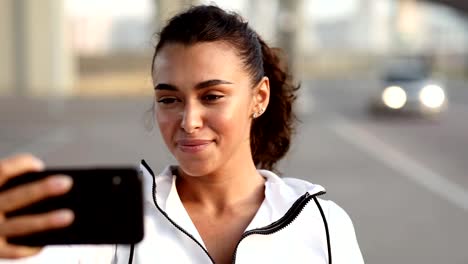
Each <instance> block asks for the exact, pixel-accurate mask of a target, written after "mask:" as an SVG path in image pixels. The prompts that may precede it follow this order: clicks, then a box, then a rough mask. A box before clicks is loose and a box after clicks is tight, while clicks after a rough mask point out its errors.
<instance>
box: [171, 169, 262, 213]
mask: <svg viewBox="0 0 468 264" xmlns="http://www.w3.org/2000/svg"><path fill="white" fill-rule="evenodd" d="M176 184H177V190H178V192H179V196H180V197H181V200H182V202H183V203H184V204H186V203H191V204H198V205H200V206H201V207H202V208H206V209H207V210H210V211H214V212H222V211H225V210H226V209H231V208H234V207H236V206H241V205H243V204H246V203H254V204H257V203H261V201H263V198H264V179H263V177H262V176H261V175H260V174H259V173H258V172H257V169H256V168H255V165H254V163H253V161H251V162H249V165H248V166H245V163H244V165H243V166H239V164H231V166H229V164H226V165H225V166H223V168H220V169H218V170H217V171H216V172H213V173H211V174H210V175H205V176H197V177H193V176H188V175H185V174H184V172H183V171H181V170H180V169H179V176H178V177H177V181H176Z"/></svg>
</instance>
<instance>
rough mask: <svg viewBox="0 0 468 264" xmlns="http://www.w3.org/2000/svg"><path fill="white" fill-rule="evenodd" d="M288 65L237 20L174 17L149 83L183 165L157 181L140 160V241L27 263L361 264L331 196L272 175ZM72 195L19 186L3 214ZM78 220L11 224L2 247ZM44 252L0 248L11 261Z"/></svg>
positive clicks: (56, 186) (193, 14)
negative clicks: (20, 236)
mask: <svg viewBox="0 0 468 264" xmlns="http://www.w3.org/2000/svg"><path fill="white" fill-rule="evenodd" d="M283 65H284V64H282V63H281V61H280V59H279V57H278V54H277V51H276V50H274V49H271V48H270V47H268V45H267V44H266V43H265V42H264V41H263V40H262V39H261V38H260V36H259V35H258V34H257V33H256V32H255V31H253V30H252V29H251V28H250V27H249V26H248V24H247V23H246V22H244V21H243V20H242V19H241V18H240V17H239V16H238V15H236V14H233V13H228V12H226V11H224V10H222V9H220V8H218V7H214V6H196V7H192V8H191V9H189V10H188V11H186V12H184V13H181V14H179V15H177V16H175V17H174V18H172V19H171V20H170V21H169V23H168V24H167V25H166V27H165V28H164V29H163V30H162V32H161V33H160V39H159V43H158V44H157V46H156V48H155V52H154V58H153V65H152V75H153V81H154V90H155V105H154V113H155V119H156V121H157V123H158V125H159V128H160V131H161V135H162V137H163V138H164V141H165V143H166V145H167V147H168V149H169V151H170V152H171V153H172V154H173V155H174V157H175V158H176V160H177V161H178V164H177V165H176V166H168V167H167V168H166V169H164V170H163V172H162V173H160V174H157V175H155V174H154V173H153V171H152V169H151V168H150V167H149V166H148V165H147V164H146V163H145V162H144V161H143V162H142V165H141V169H142V171H143V174H144V177H145V180H147V182H146V187H147V190H146V191H147V199H146V204H145V215H146V216H145V238H144V240H143V241H142V242H141V243H139V244H137V245H132V246H120V245H119V246H111V247H93V246H90V247H70V248H64V247H47V248H46V249H45V250H43V251H42V252H41V253H40V254H38V255H36V256H34V257H32V258H27V259H26V260H27V261H28V260H29V261H33V260H34V261H39V262H31V263H54V261H55V262H56V263H78V262H79V263H287V262H289V263H332V261H333V263H363V259H362V256H361V252H360V249H359V246H358V243H357V241H356V236H355V234H354V228H353V225H352V222H351V220H350V218H349V217H348V215H347V214H346V213H345V212H344V211H343V210H342V209H341V208H340V207H339V206H337V205H336V204H335V203H333V202H331V201H326V200H322V199H319V198H318V196H319V195H321V194H323V193H324V192H325V191H324V189H323V188H322V187H321V186H319V185H314V184H311V183H309V182H306V181H302V180H298V179H291V178H280V177H278V176H277V175H276V174H275V173H274V172H273V171H274V170H275V165H276V163H277V162H278V161H279V160H280V159H281V158H282V157H283V156H284V155H285V154H286V152H287V151H288V148H289V145H290V140H291V135H292V133H293V128H294V121H295V120H294V119H295V116H294V114H293V111H292V109H293V108H292V104H293V102H294V100H295V92H296V90H297V88H298V87H295V86H293V85H292V82H291V78H290V77H291V76H290V75H289V74H288V73H287V72H286V71H284V70H283V68H282V66H283ZM0 168H1V170H0V180H1V181H5V179H7V178H11V177H14V176H15V175H18V174H19V173H22V172H24V171H28V170H40V169H41V168H42V165H40V162H39V161H37V160H36V159H34V158H33V157H31V156H19V157H13V158H10V159H6V160H3V161H2V162H1V166H0ZM70 185H71V183H70V181H69V179H67V178H58V177H56V178H53V177H51V178H49V179H47V180H44V181H43V182H40V183H35V184H31V185H30V186H25V187H18V188H17V189H16V190H14V192H13V191H12V192H10V193H3V194H0V212H6V211H8V210H12V209H14V208H18V207H20V206H22V205H24V204H28V203H31V202H32V201H35V200H39V199H43V198H44V197H48V196H52V195H58V194H61V193H64V192H66V191H67V190H68V189H69V188H70ZM28 192H29V193H32V194H33V195H29V196H27V195H24V194H25V193H28ZM25 197H28V198H25ZM0 215H3V213H1V214H0ZM72 220H73V215H72V214H70V212H66V211H65V212H53V213H49V214H47V215H43V216H31V217H28V218H23V219H13V220H8V221H5V220H3V221H1V222H0V237H3V238H4V237H6V236H11V235H17V234H23V233H30V232H34V231H38V230H43V229H49V228H56V227H60V226H64V225H67V224H69V223H70V222H71V221H72ZM39 250H40V249H31V248H22V247H21V248H20V247H15V246H13V245H9V244H7V243H5V242H4V240H3V242H1V243H0V256H2V257H3V258H18V257H26V256H31V255H35V254H36V253H38V252H39ZM64 252H68V253H64ZM64 255H66V256H67V257H65V256H64ZM40 261H43V262H40Z"/></svg>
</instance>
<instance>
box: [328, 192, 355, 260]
mask: <svg viewBox="0 0 468 264" xmlns="http://www.w3.org/2000/svg"><path fill="white" fill-rule="evenodd" d="M328 203H329V206H328V217H327V219H328V229H329V232H330V245H331V255H332V262H333V263H334V264H345V263H346V264H363V263H364V259H363V257H362V254H361V250H360V248H359V244H358V242H357V238H356V234H355V231H354V226H353V222H352V221H351V218H350V217H349V215H348V214H347V213H346V212H345V210H343V209H342V208H341V207H340V206H338V205H337V204H336V203H334V202H332V201H328Z"/></svg>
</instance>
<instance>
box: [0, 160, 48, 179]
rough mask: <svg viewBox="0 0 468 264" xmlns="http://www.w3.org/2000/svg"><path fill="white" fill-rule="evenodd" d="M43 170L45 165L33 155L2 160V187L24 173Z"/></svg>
mask: <svg viewBox="0 0 468 264" xmlns="http://www.w3.org/2000/svg"><path fill="white" fill-rule="evenodd" d="M43 169H44V163H43V162H42V161H41V160H39V159H38V158H36V157H34V156H33V155H31V154H19V155H16V156H12V157H9V158H6V159H3V160H0V185H2V184H3V183H5V182H6V181H7V180H8V179H10V178H12V177H14V176H17V175H20V174H22V173H26V172H32V171H41V170H43Z"/></svg>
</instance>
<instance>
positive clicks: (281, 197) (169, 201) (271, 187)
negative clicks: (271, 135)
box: [140, 160, 325, 229]
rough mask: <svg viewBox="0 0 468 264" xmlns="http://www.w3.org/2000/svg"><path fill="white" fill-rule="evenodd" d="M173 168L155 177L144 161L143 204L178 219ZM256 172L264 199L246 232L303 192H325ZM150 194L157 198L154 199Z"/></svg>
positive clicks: (276, 216) (273, 217)
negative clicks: (148, 203)
mask: <svg viewBox="0 0 468 264" xmlns="http://www.w3.org/2000/svg"><path fill="white" fill-rule="evenodd" d="M176 168H177V166H167V167H166V168H165V169H164V170H163V171H162V172H161V173H160V174H158V175H155V174H154V173H153V171H152V169H151V168H150V167H149V166H148V164H147V163H146V162H145V161H144V160H143V161H142V163H141V166H140V169H141V171H142V173H143V179H144V192H145V194H144V196H145V199H146V201H147V202H150V203H152V204H153V203H154V202H157V203H158V206H159V207H160V208H161V209H162V210H163V211H165V212H166V213H167V214H168V215H169V216H170V217H172V218H179V217H181V214H182V213H183V211H185V210H184V208H183V206H182V203H181V202H180V199H179V196H178V193H177V189H176V188H175V177H176V176H175V175H174V174H173V171H174V170H175V169H176ZM259 173H260V174H261V175H262V176H263V177H264V178H265V179H266V181H265V200H264V201H263V203H262V205H261V206H260V208H259V211H258V213H257V215H256V216H255V217H254V219H253V220H252V222H251V224H250V225H249V227H248V229H252V228H257V227H261V226H262V225H266V224H269V223H271V222H274V221H276V220H278V219H279V218H281V217H282V216H283V215H284V214H285V213H286V212H287V211H288V210H289V208H290V207H291V206H292V204H293V203H294V202H295V201H296V200H297V199H298V198H299V197H300V196H302V195H304V194H305V193H306V192H307V193H309V194H310V195H319V194H323V193H325V189H324V188H323V187H322V186H320V185H316V184H312V183H309V182H307V181H304V180H300V179H294V178H280V177H279V176H278V175H276V174H275V173H273V172H271V171H268V170H259ZM153 192H154V198H156V199H153ZM154 200H156V201H154ZM182 215H183V218H187V217H188V214H187V213H186V211H185V213H184V214H182ZM189 229H192V228H189Z"/></svg>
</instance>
